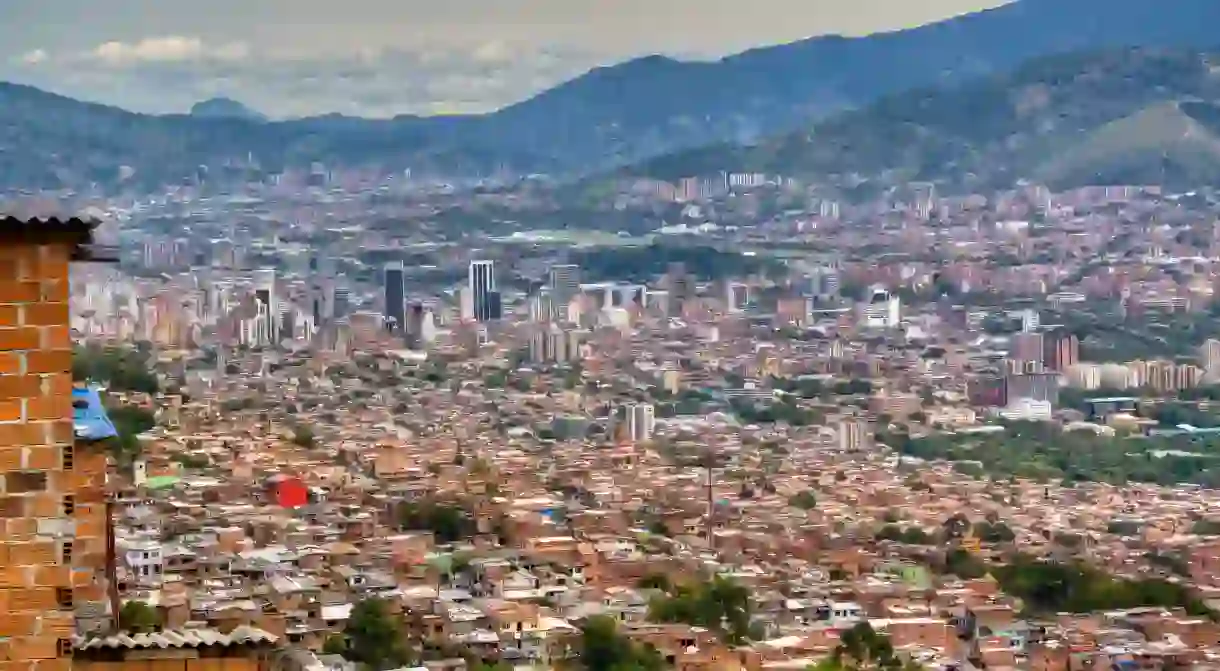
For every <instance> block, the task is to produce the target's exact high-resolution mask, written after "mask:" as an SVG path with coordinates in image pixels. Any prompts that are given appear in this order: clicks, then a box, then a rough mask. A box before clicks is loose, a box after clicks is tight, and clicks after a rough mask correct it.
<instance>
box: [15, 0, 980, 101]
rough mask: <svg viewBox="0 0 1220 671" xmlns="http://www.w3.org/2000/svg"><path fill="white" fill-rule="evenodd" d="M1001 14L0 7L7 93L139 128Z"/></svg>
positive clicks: (931, 2)
mask: <svg viewBox="0 0 1220 671" xmlns="http://www.w3.org/2000/svg"><path fill="white" fill-rule="evenodd" d="M1002 2H1003V0H207V1H205V2H199V1H198V0H0V4H3V6H4V9H3V11H2V13H3V15H4V17H3V20H2V21H0V81H10V82H16V83H23V84H30V85H33V86H38V87H40V88H44V89H47V90H50V91H53V92H56V93H61V94H64V95H70V96H73V97H78V98H82V99H85V100H92V101H97V102H103V103H107V104H113V105H118V106H121V107H124V108H127V109H131V110H135V111H140V112H156V113H164V112H184V111H186V110H188V109H189V108H190V106H191V105H192V104H194V103H196V102H198V101H200V100H205V99H207V98H210V97H216V96H225V97H230V98H233V99H235V100H238V101H240V102H242V103H245V104H247V105H249V106H251V107H252V108H254V109H257V110H259V111H261V112H263V113H265V114H268V115H270V116H272V117H276V118H285V117H296V116H306V115H311V114H324V113H330V112H338V113H342V114H350V115H357V116H370V117H386V116H393V115H395V114H408V113H410V114H442V113H458V112H463V113H465V112H483V111H489V110H493V109H497V108H499V107H502V106H504V105H507V104H511V103H513V102H517V101H519V100H522V99H525V98H527V97H529V96H530V95H533V94H534V93H537V92H538V91H540V90H543V89H545V88H549V87H551V86H554V85H556V84H558V83H561V82H563V81H565V80H567V79H571V78H572V77H575V76H578V75H580V74H581V73H583V72H586V71H588V70H589V69H591V68H593V67H597V66H600V65H610V64H613V63H617V62H621V61H623V60H627V59H629V58H633V57H637V56H643V55H648V54H654V53H661V54H666V55H671V56H675V57H680V58H689V59H708V58H717V57H720V56H723V55H727V54H730V53H735V52H738V51H742V50H744V49H748V48H751V47H755V46H763V45H769V44H778V43H782V42H791V41H793V40H798V39H803V38H806V37H810V36H814V35H823V34H832V33H837V34H844V35H864V34H869V33H872V32H877V31H886V30H896V29H901V28H906V27H911V26H916V25H920V24H923V23H928V22H931V21H937V20H940V19H943V18H947V17H949V16H953V15H955V14H961V13H964V12H971V11H977V10H980V9H984V8H987V7H991V6H996V5H998V4H1002Z"/></svg>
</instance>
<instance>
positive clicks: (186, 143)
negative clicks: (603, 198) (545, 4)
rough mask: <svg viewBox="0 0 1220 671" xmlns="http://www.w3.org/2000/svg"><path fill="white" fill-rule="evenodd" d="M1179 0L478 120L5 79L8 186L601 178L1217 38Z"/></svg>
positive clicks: (1035, 1) (595, 76) (666, 73)
mask: <svg viewBox="0 0 1220 671" xmlns="http://www.w3.org/2000/svg"><path fill="white" fill-rule="evenodd" d="M1172 5H1173V7H1172V10H1169V9H1167V8H1166V2H1165V0H1016V1H1015V2H1012V3H1010V4H1008V5H1004V6H1001V7H999V8H996V9H992V10H987V11H983V12H978V13H974V14H969V15H964V16H960V17H956V18H952V19H949V20H946V21H942V22H940V23H935V24H930V25H927V26H922V27H919V28H913V29H910V30H904V31H898V32H893V33H884V34H876V35H871V36H867V37H859V38H845V37H838V36H830V37H818V38H813V39H809V40H804V41H800V42H795V43H792V44H786V45H780V46H775V47H767V48H761V49H755V50H751V51H747V52H744V53H741V54H737V55H733V56H729V57H726V58H724V59H721V60H719V61H715V62H683V61H677V60H673V59H670V58H666V57H662V56H650V57H645V58H640V59H636V60H632V61H628V62H626V63H623V64H620V65H616V66H611V67H604V68H598V69H595V70H592V71H590V72H588V73H586V74H585V75H582V76H580V77H578V78H576V79H574V80H572V81H569V82H567V83H565V84H561V85H559V86H557V87H555V88H553V89H550V90H548V91H545V92H542V93H540V94H538V95H536V96H534V97H532V98H530V99H528V100H525V101H523V102H521V103H518V104H515V105H512V106H509V107H506V108H504V109H501V110H499V111H496V112H493V113H489V114H484V115H471V116H439V117H417V116H400V117H397V118H394V119H389V120H371V119H358V118H351V117H343V116H339V115H329V116H322V117H316V118H309V119H300V120H292V121H277V122H271V121H266V120H264V119H262V118H260V117H258V116H256V113H254V112H252V111H250V110H248V109H246V108H244V107H243V106H240V104H239V103H235V102H233V101H219V102H217V101H211V102H210V103H205V104H204V105H203V109H202V110H201V111H200V110H199V109H198V108H197V110H196V113H193V114H188V115H160V116H156V115H141V114H134V113H130V112H127V111H124V110H121V109H118V108H114V107H108V106H104V105H97V104H91V103H83V102H80V101H75V100H72V99H69V98H65V97H61V96H57V95H54V94H51V93H47V92H45V91H40V90H38V89H33V88H30V87H25V86H19V85H13V84H0V187H8V188H13V187H19V188H46V187H56V186H60V185H81V184H86V183H101V184H113V183H115V182H116V181H117V180H118V178H119V175H120V174H124V175H127V174H131V173H132V171H133V170H134V176H132V177H131V178H130V182H131V183H132V184H133V185H138V186H147V187H150V188H153V187H156V186H159V185H162V184H165V183H175V182H178V181H180V180H183V179H190V178H192V177H193V176H195V175H197V174H198V173H199V172H200V171H201V167H200V166H205V167H206V170H207V171H208V172H209V174H215V173H217V172H220V171H231V172H238V173H241V172H251V171H253V172H258V171H264V172H274V171H278V170H280V169H282V168H284V167H286V166H307V165H308V164H309V163H311V162H314V161H320V162H323V163H326V164H328V165H347V166H351V165H369V166H378V167H381V168H383V169H402V168H407V167H411V168H414V169H417V170H436V171H444V172H449V173H464V174H486V173H488V172H490V171H492V170H495V169H499V168H507V169H508V170H510V171H513V172H518V173H524V172H548V173H553V174H574V173H589V172H595V171H599V170H604V169H606V168H609V167H613V166H622V165H628V164H632V163H635V162H639V161H643V160H646V159H649V158H651V157H655V156H658V155H661V154H665V153H670V152H680V151H682V150H684V149H687V148H691V147H699V146H704V145H708V144H712V143H717V142H739V143H759V142H762V143H763V144H767V143H768V142H771V141H769V140H763V138H768V137H771V136H774V135H782V134H783V133H785V132H788V131H796V130H800V131H802V132H805V131H806V129H807V128H808V127H809V126H810V124H811V123H813V122H815V121H817V120H819V119H825V118H827V117H832V118H833V119H840V118H846V117H847V116H848V115H844V116H842V117H840V116H834V115H836V114H840V113H842V112H843V110H851V109H859V108H865V109H864V111H863V112H861V113H862V114H869V113H870V112H869V111H868V108H867V106H869V105H870V104H872V103H874V102H875V101H877V100H878V99H879V98H885V97H887V96H892V95H894V94H899V93H900V92H902V91H908V90H911V89H915V88H920V87H924V88H926V87H935V90H938V91H946V92H948V91H953V90H956V89H957V88H958V87H960V86H962V85H963V83H964V82H970V81H974V80H976V79H977V78H979V77H987V76H989V75H995V74H997V73H1004V72H1008V71H1010V70H1012V69H1013V68H1016V67H1018V66H1019V65H1020V64H1021V63H1024V62H1025V61H1027V60H1028V59H1031V58H1037V57H1041V56H1046V55H1049V54H1062V53H1067V52H1075V51H1082V50H1084V51H1093V50H1097V49H1103V48H1107V47H1127V46H1142V47H1164V48H1171V47H1201V46H1207V45H1209V44H1210V43H1211V42H1213V41H1214V40H1215V38H1214V37H1213V36H1212V35H1211V33H1212V30H1211V26H1213V25H1216V23H1217V22H1218V21H1220V3H1217V2H1215V0H1173V2H1172ZM946 95H947V93H946ZM871 113H874V114H875V113H876V112H875V111H874V112H871ZM957 118H958V119H959V120H960V121H962V122H963V123H972V120H971V119H970V118H968V116H967V117H965V118H963V117H962V115H958V117H957ZM31 157H38V158H39V159H40V160H38V161H34V162H31V160H30V158H31ZM249 157H253V158H254V159H255V162H256V163H257V168H252V167H251V166H250V165H249V164H248V163H249V162H248V160H247V159H248V158H249ZM680 160H685V159H679V161H680ZM802 160H806V159H802ZM819 160H820V159H819ZM120 166H126V167H128V168H130V170H125V171H120V169H119V168H120Z"/></svg>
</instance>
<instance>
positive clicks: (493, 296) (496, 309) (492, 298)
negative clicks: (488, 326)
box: [487, 291, 504, 321]
mask: <svg viewBox="0 0 1220 671" xmlns="http://www.w3.org/2000/svg"><path fill="white" fill-rule="evenodd" d="M503 318H504V303H503V302H502V299H501V298H500V292H499V291H489V292H488V293H487V320H488V321H495V320H497V319H503Z"/></svg>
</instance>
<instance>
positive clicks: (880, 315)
mask: <svg viewBox="0 0 1220 671" xmlns="http://www.w3.org/2000/svg"><path fill="white" fill-rule="evenodd" d="M860 311H861V313H862V314H861V317H862V319H861V322H862V323H863V325H864V326H865V327H866V328H896V327H897V326H898V325H899V324H901V323H902V299H900V298H899V297H898V296H896V295H894V294H891V293H890V292H889V291H888V290H886V289H885V288H884V287H880V286H875V287H873V288H872V290H871V291H870V292H869V294H868V300H867V301H865V302H864V303H862V304H861V305H860Z"/></svg>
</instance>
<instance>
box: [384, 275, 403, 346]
mask: <svg viewBox="0 0 1220 671" xmlns="http://www.w3.org/2000/svg"><path fill="white" fill-rule="evenodd" d="M406 309H407V286H406V273H405V272H404V271H403V268H402V261H395V262H392V263H387V264H386V266H385V318H386V323H387V324H389V325H390V328H391V330H395V331H397V332H401V331H402V328H403V326H404V325H405V324H406V323H407V315H406Z"/></svg>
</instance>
